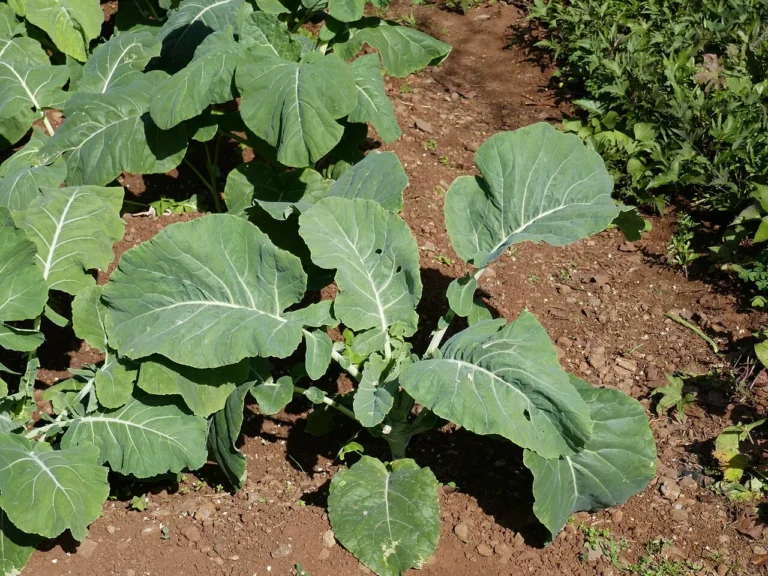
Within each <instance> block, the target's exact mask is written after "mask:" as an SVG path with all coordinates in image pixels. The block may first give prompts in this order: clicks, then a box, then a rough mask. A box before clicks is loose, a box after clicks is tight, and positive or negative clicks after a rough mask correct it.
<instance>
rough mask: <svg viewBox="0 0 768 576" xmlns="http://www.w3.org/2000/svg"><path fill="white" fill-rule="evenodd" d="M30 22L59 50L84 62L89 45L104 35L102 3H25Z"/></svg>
mask: <svg viewBox="0 0 768 576" xmlns="http://www.w3.org/2000/svg"><path fill="white" fill-rule="evenodd" d="M24 4H25V9H26V16H27V20H29V21H30V23H32V24H34V25H35V26H37V27H38V28H40V29H42V30H43V31H45V32H46V33H47V34H48V36H50V37H51V40H53V43H54V44H56V47H57V48H58V49H59V50H61V51H62V52H64V54H67V55H68V56H71V57H72V58H74V59H75V60H79V61H80V62H85V60H86V58H87V57H88V45H89V44H90V42H91V40H93V39H94V38H96V37H97V36H98V35H99V34H100V33H101V24H102V23H103V22H104V12H102V10H101V6H100V4H99V0H24Z"/></svg>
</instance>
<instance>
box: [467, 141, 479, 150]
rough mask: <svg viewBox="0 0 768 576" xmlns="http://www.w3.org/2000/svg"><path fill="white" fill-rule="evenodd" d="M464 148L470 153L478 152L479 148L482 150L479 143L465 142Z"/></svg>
mask: <svg viewBox="0 0 768 576" xmlns="http://www.w3.org/2000/svg"><path fill="white" fill-rule="evenodd" d="M464 148H465V149H466V150H467V151H468V152H477V150H478V148H480V144H478V143H477V142H474V141H470V142H465V143H464Z"/></svg>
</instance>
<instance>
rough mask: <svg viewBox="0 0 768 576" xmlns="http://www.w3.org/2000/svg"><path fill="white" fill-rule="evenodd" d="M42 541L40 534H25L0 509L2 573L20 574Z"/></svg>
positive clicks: (7, 575) (0, 558)
mask: <svg viewBox="0 0 768 576" xmlns="http://www.w3.org/2000/svg"><path fill="white" fill-rule="evenodd" d="M41 541H42V538H41V537H40V536H37V535H35V534H25V533H24V532H22V531H21V530H19V529H18V528H16V526H14V525H13V524H12V523H11V521H10V520H8V516H6V515H5V512H3V511H2V510H0V573H2V574H5V575H6V576H14V575H20V574H21V570H22V568H24V566H26V565H27V562H29V559H30V558H31V557H32V553H33V552H34V551H35V549H36V548H37V546H38V544H40V542H41Z"/></svg>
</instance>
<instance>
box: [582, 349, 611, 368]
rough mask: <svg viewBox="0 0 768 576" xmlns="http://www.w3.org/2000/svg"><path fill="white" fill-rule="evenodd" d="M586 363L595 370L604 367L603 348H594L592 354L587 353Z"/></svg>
mask: <svg viewBox="0 0 768 576" xmlns="http://www.w3.org/2000/svg"><path fill="white" fill-rule="evenodd" d="M587 362H589V364H590V365H591V366H592V368H595V369H597V370H599V369H600V368H602V367H603V366H605V363H606V359H605V348H603V347H602V346H598V347H597V348H594V349H593V350H592V352H590V353H589V356H588V357H587Z"/></svg>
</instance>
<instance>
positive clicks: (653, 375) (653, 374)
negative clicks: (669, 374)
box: [645, 366, 661, 382]
mask: <svg viewBox="0 0 768 576" xmlns="http://www.w3.org/2000/svg"><path fill="white" fill-rule="evenodd" d="M659 378H661V374H659V371H658V370H656V368H654V367H653V366H648V368H646V370H645V379H646V380H647V381H648V382H651V381H652V380H658V379H659Z"/></svg>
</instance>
